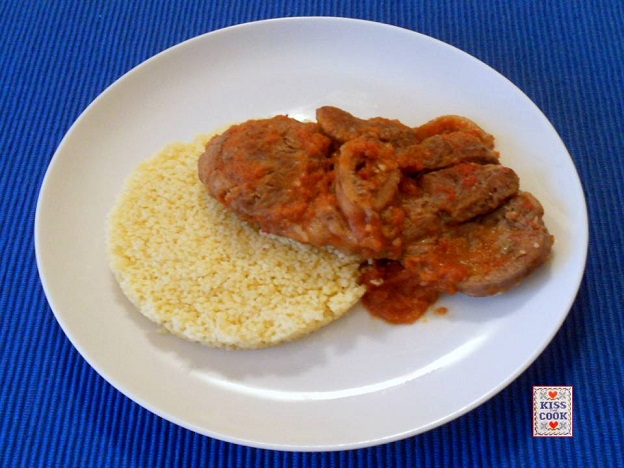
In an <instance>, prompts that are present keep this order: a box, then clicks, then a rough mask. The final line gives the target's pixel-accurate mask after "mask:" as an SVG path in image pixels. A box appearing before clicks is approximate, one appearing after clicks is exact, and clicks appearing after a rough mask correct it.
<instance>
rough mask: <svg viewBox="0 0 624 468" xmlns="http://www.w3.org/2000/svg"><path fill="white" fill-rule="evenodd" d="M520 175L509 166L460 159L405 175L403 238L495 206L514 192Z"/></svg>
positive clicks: (438, 229)
mask: <svg viewBox="0 0 624 468" xmlns="http://www.w3.org/2000/svg"><path fill="white" fill-rule="evenodd" d="M518 188H519V179H518V176H517V175H516V173H515V172H514V171H513V170H511V169H510V168H508V167H505V166H501V165H498V164H496V165H494V164H486V165H480V164H474V163H461V164H457V165H455V166H452V167H449V168H446V169H440V170H439V171H434V172H428V173H425V174H424V175H421V176H419V177H415V178H408V177H405V178H403V180H402V183H401V185H400V193H401V202H400V203H401V207H402V208H403V210H404V211H405V218H406V219H405V222H404V227H403V238H404V240H405V242H410V241H413V240H417V239H420V238H423V237H428V236H431V235H434V234H437V233H438V232H441V231H442V230H443V229H445V227H446V226H447V225H454V224H459V223H462V222H465V221H469V220H471V219H472V218H475V217H477V216H479V215H482V214H485V213H489V212H490V211H492V210H494V209H496V208H498V207H499V206H500V205H502V204H503V203H504V202H505V201H506V200H508V199H509V198H511V197H512V196H513V195H515V194H516V192H517V191H518Z"/></svg>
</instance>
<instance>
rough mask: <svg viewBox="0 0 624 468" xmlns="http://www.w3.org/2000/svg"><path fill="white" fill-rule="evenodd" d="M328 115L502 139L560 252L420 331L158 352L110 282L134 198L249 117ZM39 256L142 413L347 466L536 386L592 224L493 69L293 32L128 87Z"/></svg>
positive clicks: (328, 332) (225, 44) (568, 178)
mask: <svg viewBox="0 0 624 468" xmlns="http://www.w3.org/2000/svg"><path fill="white" fill-rule="evenodd" d="M325 104H331V105H337V106H341V107H344V108H345V109H347V110H349V111H351V112H353V113H355V114H357V115H360V116H375V115H381V116H386V117H393V118H398V119H400V120H402V121H404V122H405V123H408V124H412V125H418V124H420V123H423V122H425V121H426V120H428V119H430V118H432V117H435V116H438V115H441V114H449V113H457V114H462V115H466V116H468V117H470V118H472V119H474V120H476V121H477V122H478V123H480V124H481V125H482V126H483V127H485V128H486V129H487V130H488V131H490V132H492V133H493V134H494V135H496V137H497V143H498V147H499V149H500V151H501V153H502V161H503V163H504V164H506V165H509V166H511V167H513V168H514V169H515V170H516V171H517V172H518V173H519V175H520V177H521V184H522V188H524V189H525V190H529V191H531V192H533V193H534V194H536V195H537V196H538V198H539V199H540V200H541V201H542V202H543V204H544V206H545V209H546V216H545V221H546V223H547V225H548V226H549V228H550V229H551V231H552V233H553V234H554V235H555V236H556V239H557V240H556V245H555V252H554V258H553V261H552V262H551V263H550V264H549V265H548V266H546V267H545V268H543V269H542V270H540V271H539V272H538V273H536V274H535V275H534V276H532V277H531V278H530V279H529V280H528V281H527V282H526V283H525V284H523V285H522V286H520V287H518V288H517V289H515V290H513V291H512V292H509V293H507V294H505V295H502V296H497V297H492V298H485V299H469V298H467V297H463V296H456V297H452V298H445V299H443V300H442V302H441V304H442V305H445V306H448V308H449V310H450V311H449V313H448V314H447V315H444V316H436V315H435V314H429V315H428V316H427V318H425V319H424V320H422V321H419V322H417V323H416V324H414V325H411V326H391V325H388V324H386V323H384V322H381V321H379V320H375V319H372V318H371V317H370V316H369V315H368V314H367V313H366V312H365V311H364V310H363V309H362V308H361V307H360V306H358V307H356V310H354V311H353V312H352V313H350V314H349V315H348V316H347V317H346V318H344V319H342V320H339V321H338V322H335V323H333V324H332V325H330V326H329V327H327V328H325V329H323V330H322V331H320V332H318V333H316V334H314V335H312V336H310V337H309V338H306V339H303V340H301V341H298V342H293V343H289V344H286V345H283V346H278V347H275V348H271V349H265V350H260V351H243V352H227V351H221V350H213V349H208V348H204V347H202V346H200V345H196V344H191V343H186V342H184V341H182V340H180V339H178V338H176V337H174V336H169V335H163V334H161V333H159V331H158V327H157V326H156V325H154V324H152V323H151V322H149V321H147V319H144V318H143V317H142V316H141V315H139V314H138V312H136V311H135V310H134V309H133V308H132V306H130V304H129V303H128V302H127V301H126V300H125V298H124V297H123V295H122V294H121V293H120V291H119V289H118V287H117V284H116V283H115V281H114V280H113V277H112V275H111V273H110V272H109V270H108V267H107V260H106V255H105V245H104V234H105V218H106V215H107V213H108V211H109V210H110V208H111V207H112V205H113V202H114V199H115V197H116V195H117V193H118V192H119V191H120V189H121V187H122V183H123V181H124V179H125V178H126V177H127V176H128V174H129V173H130V171H131V170H132V169H133V167H134V166H135V165H136V164H137V163H139V162H140V161H142V160H144V159H146V158H147V157H149V156H150V155H152V154H153V153H154V152H156V151H158V150H160V149H161V148H162V147H163V146H164V145H165V144H166V143H168V142H171V141H174V140H183V141H190V140H192V139H193V137H194V136H195V135H196V134H199V133H205V132H210V131H212V130H213V129H216V128H219V127H223V126H224V125H225V124H228V123H231V122H234V121H241V120H245V119H248V118H252V117H264V116H270V115H274V114H278V113H288V114H290V115H292V116H294V117H303V118H313V116H314V109H315V108H316V107H318V106H320V105H325ZM35 236H36V238H35V241H36V252H37V262H38V266H39V270H40V274H41V278H42V283H43V286H44V289H45V292H46V295H47V297H48V300H49V303H50V305H51V307H52V310H53V311H54V313H55V315H56V318H57V319H58V321H59V323H60V325H61V327H62V328H63V330H64V331H65V333H66V334H67V336H68V337H69V339H70V340H71V341H72V343H73V344H74V345H75V347H76V348H77V349H78V351H79V352H80V353H81V354H82V356H84V358H85V359H86V360H87V361H88V362H89V364H90V365H92V366H93V367H94V368H95V369H96V370H97V372H99V373H100V374H101V375H102V376H103V377H104V378H105V379H106V380H107V381H109V382H110V383H111V384H112V385H114V386H115V387H116V388H117V389H119V390H120V391H121V392H123V393H124V394H125V395H127V396H128V397H130V398H131V399H132V400H134V401H136V402H137V403H139V404H140V405H142V406H144V407H145V408H147V409H149V410H151V411H153V412H154V413H156V414H158V415H160V416H162V417H164V418H166V419H168V420H170V421H173V422H174V423H176V424H179V425H181V426H184V427H186V428H189V429H191V430H193V431H197V432H199V433H202V434H206V435H209V436H212V437H216V438H219V439H224V440H227V441H232V442H237V443H241V444H246V445H250V446H256V447H266V448H273V449H284V450H337V449H347V448H356V447H365V446H371V445H375V444H380V443H384V442H389V441H392V440H397V439H400V438H404V437H407V436H410V435H413V434H418V433H421V432H423V431H426V430H429V429H432V428H434V427H436V426H439V425H441V424H444V423H446V422H448V421H450V420H452V419H454V418H457V417H458V416H460V415H462V414H464V413H466V412H467V411H469V410H471V409H473V408H475V407H476V406H478V405H479V404H481V403H483V402H484V401H486V400H487V399H488V398H490V397H492V396H493V395H494V394H496V393H497V392H499V391H500V390H501V389H503V388H504V387H505V386H506V385H508V384H509V383H510V382H511V381H513V380H514V379H515V378H516V377H517V376H518V375H519V374H520V373H521V372H522V371H523V370H524V369H526V368H527V367H528V366H529V365H530V364H531V363H532V362H533V361H534V360H535V359H536V358H537V356H538V355H539V354H540V353H541V352H542V350H543V349H544V348H545V347H546V345H547V344H548V343H549V342H550V340H551V339H552V337H553V335H554V334H555V332H556V331H557V330H558V329H559V327H560V325H561V324H562V322H563V320H564V319H565V317H566V315H567V313H568V310H569V308H570V306H571V304H572V302H573V300H574V298H575V295H576V291H577V289H578V286H579V283H580V280H581V277H582V274H583V270H584V266H585V258H586V252H587V215H586V209H585V201H584V198H583V193H582V189H581V185H580V183H579V179H578V176H577V173H576V171H575V168H574V166H573V163H572V161H571V159H570V156H569V155H568V153H567V151H566V149H565V147H564V145H563V144H562V142H561V140H560V139H559V137H558V136H557V133H556V132H555V130H554V129H553V128H552V126H551V125H550V123H549V122H548V120H547V119H546V118H545V117H544V115H542V113H541V112H540V111H539V110H538V109H537V107H536V106H535V105H534V104H533V103H531V101H530V100H529V99H528V98H527V97H526V96H525V95H524V94H523V93H522V92H521V91H519V90H518V89H517V88H516V87H515V86H514V85H512V84H511V83H510V82H509V81H507V80H506V79H505V78H503V77H502V76H501V75H499V74H498V73H496V72H495V71H493V70H492V69H491V68H489V67H487V66H486V65H484V64H483V63H481V62H479V61H478V60H476V59H475V58H473V57H471V56H469V55H467V54H465V53H463V52H461V51H459V50H457V49H455V48H453V47H451V46H449V45H447V44H444V43H441V42H439V41H437V40H434V39H431V38H429V37H426V36H423V35H421V34H417V33H415V32H412V31H408V30H404V29H399V28H395V27H391V26H387V25H382V24H376V23H371V22H365V21H359V20H348V19H338V18H291V19H280V20H269V21H262V22H257V23H250V24H244V25H239V26H236V27H231V28H227V29H223V30H220V31H216V32H212V33H210V34H206V35H203V36H200V37H197V38H195V39H193V40H189V41H187V42H185V43H183V44H180V45H178V46H176V47H173V48H171V49H169V50H167V51H165V52H163V53H161V54H158V55H157V56H155V57H154V58H152V59H150V60H148V61H147V62H145V63H144V64H142V65H140V66H139V67H137V68H136V69H134V70H132V71H131V72H130V73H128V74H127V75H125V76H124V77H122V78H121V79H120V80H118V81H117V82H116V83H114V84H113V85H112V86H111V87H110V88H109V89H108V90H106V91H105V92H104V93H103V94H102V95H101V96H100V97H99V98H98V99H96V100H95V101H94V102H93V103H92V104H91V105H90V106H89V107H88V109H87V110H86V111H85V112H84V113H83V114H82V116H81V117H80V118H79V119H78V120H77V122H76V123H75V124H74V125H73V127H72V128H71V130H70V131H69V132H68V134H67V135H66V137H65V138H64V140H63V141H62V143H61V145H60V146H59V148H58V151H57V153H56V154H55V156H54V158H53V160H52V163H51V164H50V167H49V170H48V172H47V174H46V177H45V180H44V183H43V186H42V189H41V193H40V197H39V202H38V206H37V215H36V226H35ZM511 404H512V403H510V405H511ZM527 424H529V421H527Z"/></svg>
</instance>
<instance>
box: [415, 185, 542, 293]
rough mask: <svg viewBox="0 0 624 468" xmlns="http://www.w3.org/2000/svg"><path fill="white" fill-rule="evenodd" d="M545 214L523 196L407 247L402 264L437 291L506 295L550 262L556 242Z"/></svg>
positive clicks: (423, 283)
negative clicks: (504, 293) (544, 220)
mask: <svg viewBox="0 0 624 468" xmlns="http://www.w3.org/2000/svg"><path fill="white" fill-rule="evenodd" d="M543 214H544V210H543V208H542V205H541V204H540V203H539V201H538V200H537V199H536V198H535V197H534V196H533V195H531V194H529V193H527V192H519V193H518V195H516V196H515V197H513V198H511V199H510V200H509V201H508V202H507V203H505V204H503V205H502V206H501V207H500V208H498V209H497V210H495V211H493V212H492V213H490V214H488V215H485V216H483V217H480V218H477V219H476V220H474V221H471V222H467V223H463V224H460V225H457V226H454V227H452V228H449V229H447V230H445V231H444V232H443V233H442V234H441V235H440V236H438V237H434V238H428V239H422V240H421V241H419V242H416V243H413V244H411V245H409V246H408V247H407V249H406V254H405V260H404V262H403V263H404V265H405V267H406V268H407V269H408V270H409V271H410V272H411V273H412V274H413V277H414V279H413V280H414V281H417V282H418V283H419V284H421V285H426V286H428V287H432V288H434V289H437V290H439V291H444V292H450V293H454V292H457V291H459V292H462V293H464V294H467V295H471V296H489V295H493V294H498V293H501V292H504V291H507V290H508V289H510V288H511V287H513V286H515V285H516V284H517V283H519V282H520V281H521V280H522V279H524V278H525V277H526V276H528V275H529V274H530V273H532V272H533V271H534V270H535V269H537V268H538V267H539V266H541V265H542V264H544V263H545V262H546V261H547V260H548V258H549V257H550V252H551V249H552V245H553V242H554V238H553V237H552V236H551V235H550V234H549V232H548V230H547V229H546V227H545V225H544V222H543V219H542V217H543Z"/></svg>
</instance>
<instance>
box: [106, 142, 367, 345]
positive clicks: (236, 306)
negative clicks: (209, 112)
mask: <svg viewBox="0 0 624 468" xmlns="http://www.w3.org/2000/svg"><path fill="white" fill-rule="evenodd" d="M208 138H209V137H208V136H202V137H198V138H197V139H196V141H194V142H193V143H188V144H187V143H173V144H170V145H168V146H167V147H166V148H165V149H164V150H163V151H161V152H159V153H158V154H156V155H154V156H153V157H151V158H150V159H148V160H146V161H144V162H143V163H141V164H140V165H139V166H137V167H136V169H135V170H134V171H133V173H132V174H131V175H130V177H129V178H128V180H127V181H126V184H125V187H124V189H123V191H122V193H121V194H120V196H119V198H118V200H117V202H116V204H115V206H114V208H113V210H112V211H111V213H110V215H109V219H108V232H107V249H108V256H109V260H110V266H111V269H112V271H113V273H114V275H115V277H116V279H117V280H118V282H119V284H120V286H121V288H122V290H123V292H124V293H125V294H126V296H127V297H128V298H129V300H130V301H131V302H132V303H133V304H134V305H135V306H136V307H137V308H138V309H139V310H140V312H141V313H142V314H144V315H145V316H146V317H148V318H149V319H151V320H153V321H154V322H157V323H159V324H161V325H162V326H163V327H164V328H165V329H166V330H168V331H170V332H171V333H173V334H175V335H178V336H181V337H183V338H186V339H188V340H191V341H197V342H200V343H203V344H205V345H209V346H213V347H222V348H239V349H252V348H260V347H266V346H272V345H276V344H278V343H281V342H285V341H290V340H293V339H296V338H299V337H301V336H303V335H306V334H308V333H310V332H312V331H315V330H318V329H319V328H320V327H322V326H324V325H326V324H328V323H330V322H332V321H334V320H336V319H338V318H339V317H341V316H342V315H343V314H345V313H346V312H347V311H348V310H349V309H350V308H351V307H352V306H353V305H354V304H355V303H357V302H358V301H359V299H360V298H361V297H362V295H363V294H364V291H365V289H364V287H363V286H361V285H359V284H358V276H359V273H358V266H359V259H358V258H355V257H347V256H345V255H343V254H340V253H337V252H335V251H332V250H329V249H321V248H317V247H312V246H305V245H301V244H298V243H296V242H293V241H290V240H288V239H284V238H279V237H276V236H271V235H266V234H262V233H260V232H258V230H257V229H255V228H254V227H252V226H250V225H249V224H247V223H244V222H242V221H240V220H239V219H238V218H237V217H236V215H235V214H233V213H231V212H229V211H227V210H226V209H225V208H223V207H222V206H221V205H220V204H219V203H218V202H216V201H215V200H213V199H212V198H211V197H210V196H209V195H208V194H207V193H206V190H205V188H204V187H203V185H202V183H201V182H200V181H199V179H198V176H197V160H198V157H199V155H200V154H201V153H202V152H203V149H204V146H205V143H206V142H207V141H208Z"/></svg>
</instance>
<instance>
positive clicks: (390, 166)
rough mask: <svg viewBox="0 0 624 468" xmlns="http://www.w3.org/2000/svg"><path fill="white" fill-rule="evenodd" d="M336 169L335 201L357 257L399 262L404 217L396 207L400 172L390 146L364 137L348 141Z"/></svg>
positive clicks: (401, 250) (341, 150)
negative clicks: (353, 242)
mask: <svg viewBox="0 0 624 468" xmlns="http://www.w3.org/2000/svg"><path fill="white" fill-rule="evenodd" d="M336 167H337V170H336V198H337V200H338V205H339V207H340V209H341V211H342V213H344V215H345V217H346V219H347V222H348V224H349V228H350V230H351V233H352V234H353V236H354V238H355V240H356V242H357V244H358V246H359V247H360V248H359V249H358V251H359V253H360V254H362V253H366V254H367V255H364V256H365V257H373V258H380V257H388V258H399V257H400V256H401V254H402V252H403V245H402V241H401V236H402V228H403V219H404V217H405V215H404V212H403V210H402V209H401V208H400V207H399V206H398V193H399V190H398V189H399V182H400V180H401V172H400V171H399V168H398V166H397V162H396V158H395V156H394V149H393V148H392V146H390V145H387V144H383V143H381V142H380V141H379V140H377V139H370V138H366V137H359V138H356V139H353V140H349V141H348V142H346V143H344V144H343V145H342V146H341V147H340V152H339V155H338V164H337V166H336Z"/></svg>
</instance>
